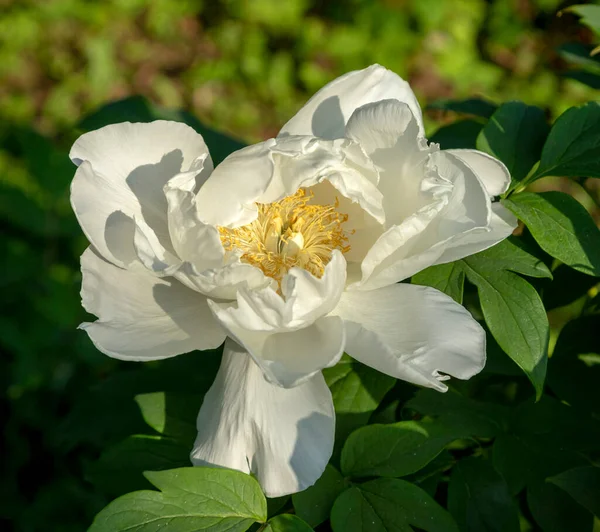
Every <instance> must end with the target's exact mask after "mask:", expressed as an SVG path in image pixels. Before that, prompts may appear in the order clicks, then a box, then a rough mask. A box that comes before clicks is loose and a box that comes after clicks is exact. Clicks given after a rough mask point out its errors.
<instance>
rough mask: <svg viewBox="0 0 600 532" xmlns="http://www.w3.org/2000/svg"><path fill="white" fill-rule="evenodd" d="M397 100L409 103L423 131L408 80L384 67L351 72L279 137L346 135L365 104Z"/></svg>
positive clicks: (327, 87)
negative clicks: (351, 118) (355, 115)
mask: <svg viewBox="0 0 600 532" xmlns="http://www.w3.org/2000/svg"><path fill="white" fill-rule="evenodd" d="M386 99H395V100H399V101H401V102H405V103H407V104H408V105H409V106H410V108H411V109H412V111H413V113H414V115H415V116H416V117H417V120H418V122H419V127H420V129H421V130H422V129H423V120H422V116H421V108H420V107H419V103H418V102H417V99H416V97H415V95H414V93H413V91H412V90H411V88H410V86H409V85H408V83H407V82H406V81H404V80H403V79H402V78H400V77H399V76H398V75H397V74H394V73H393V72H391V71H389V70H387V69H386V68H384V67H382V66H380V65H372V66H370V67H368V68H365V69H363V70H356V71H354V72H349V73H348V74H345V75H343V76H341V77H339V78H337V79H335V80H333V81H332V82H331V83H329V84H327V85H325V87H323V88H322V89H321V90H320V91H319V92H317V93H316V94H315V95H314V96H313V97H312V98H311V99H310V100H309V101H308V102H307V103H306V105H304V107H302V109H300V111H298V113H297V114H296V115H295V116H294V117H293V118H292V119H291V120H290V121H289V122H288V123H287V124H285V126H283V128H282V129H281V132H280V133H279V135H280V136H281V135H284V134H287V135H314V136H316V137H322V138H326V139H336V138H341V137H343V136H344V128H345V126H346V123H347V122H348V119H349V118H350V116H351V115H352V113H353V112H354V111H355V109H358V108H359V107H361V106H362V105H365V104H367V103H371V102H377V101H380V100H386Z"/></svg>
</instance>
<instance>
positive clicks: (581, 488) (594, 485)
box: [548, 466, 600, 517]
mask: <svg viewBox="0 0 600 532" xmlns="http://www.w3.org/2000/svg"><path fill="white" fill-rule="evenodd" d="M548 481H549V482H552V484H555V485H556V486H558V487H559V488H562V489H563V490H565V491H566V492H567V493H568V494H569V495H570V496H571V497H573V499H575V500H576V501H577V502H578V503H579V504H581V505H582V506H583V507H584V508H587V509H588V510H589V511H590V512H592V513H593V514H594V515H595V516H596V517H600V468H599V467H593V466H586V467H576V468H574V469H569V470H568V471H564V472H562V473H561V474H560V475H556V476H554V477H552V478H549V479H548Z"/></svg>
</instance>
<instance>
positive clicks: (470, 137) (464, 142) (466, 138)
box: [429, 120, 483, 150]
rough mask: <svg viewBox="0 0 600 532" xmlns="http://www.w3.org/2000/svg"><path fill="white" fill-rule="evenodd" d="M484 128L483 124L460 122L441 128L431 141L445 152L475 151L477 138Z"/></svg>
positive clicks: (473, 121) (467, 121) (472, 121)
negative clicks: (462, 149)
mask: <svg viewBox="0 0 600 532" xmlns="http://www.w3.org/2000/svg"><path fill="white" fill-rule="evenodd" d="M482 128H483V124H482V123H481V122H476V121H475V120H460V121H458V122H454V123H453V124H450V125H448V126H442V127H441V128H439V129H438V130H437V131H436V132H435V133H434V134H433V135H432V136H431V138H430V139H429V141H430V142H435V143H437V144H439V145H440V147H441V148H442V149H443V150H453V149H460V148H467V149H475V144H476V143H477V136H478V135H479V132H480V131H481V129H482Z"/></svg>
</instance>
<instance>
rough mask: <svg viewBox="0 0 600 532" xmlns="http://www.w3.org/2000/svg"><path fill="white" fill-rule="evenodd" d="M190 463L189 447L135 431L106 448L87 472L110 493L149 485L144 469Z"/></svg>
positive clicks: (168, 439) (113, 493) (168, 467)
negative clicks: (133, 433)
mask: <svg viewBox="0 0 600 532" xmlns="http://www.w3.org/2000/svg"><path fill="white" fill-rule="evenodd" d="M189 465H190V447H189V446H185V445H182V444H181V443H179V442H177V441H175V440H173V439H171V438H163V437H161V436H149V435H146V434H135V435H133V436H129V437H128V438H126V439H125V440H123V441H122V442H120V443H117V444H116V445H113V446H112V447H109V448H108V449H107V450H105V451H104V452H103V453H102V455H101V456H100V458H99V459H98V460H97V461H96V462H94V463H93V464H92V465H90V466H89V467H88V470H87V476H88V477H89V479H90V480H91V481H92V483H93V484H95V485H96V486H97V487H99V488H100V489H102V490H103V491H105V492H107V493H109V494H111V495H122V494H124V493H128V492H130V491H134V490H138V489H143V488H147V487H149V485H148V481H147V480H146V479H145V478H144V476H143V473H144V471H162V470H164V469H174V468H176V467H185V466H189Z"/></svg>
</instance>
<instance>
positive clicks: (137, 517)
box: [89, 467, 277, 532]
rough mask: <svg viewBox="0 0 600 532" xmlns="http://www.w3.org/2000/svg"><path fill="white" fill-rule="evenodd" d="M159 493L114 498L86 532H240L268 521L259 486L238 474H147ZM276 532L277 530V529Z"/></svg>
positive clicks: (196, 471) (196, 470)
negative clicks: (88, 531)
mask: <svg viewBox="0 0 600 532" xmlns="http://www.w3.org/2000/svg"><path fill="white" fill-rule="evenodd" d="M146 477H147V478H148V480H149V481H150V482H152V484H154V486H156V487H157V488H159V489H160V491H137V492H134V493H130V494H128V495H123V496H122V497H120V498H118V499H116V500H115V501H113V502H112V503H111V504H109V505H108V506H107V507H106V508H105V509H104V510H102V512H100V513H99V514H98V515H97V516H96V519H95V520H94V523H93V524H92V526H91V527H90V529H89V530H90V532H104V531H106V532H109V531H110V532H120V531H123V532H124V531H126V530H137V531H139V532H146V531H148V532H149V531H151V530H156V529H157V527H158V528H165V527H168V530H172V531H174V532H184V531H186V530H206V531H207V532H209V531H210V532H225V531H234V532H243V531H244V530H248V528H249V527H250V525H251V524H253V523H254V522H255V521H266V520H267V502H266V500H265V497H264V495H263V494H262V492H261V490H260V486H259V485H258V482H256V480H254V479H253V478H251V477H249V476H248V475H244V474H243V473H239V472H237V471H229V470H226V469H211V468H199V467H197V468H182V469H173V470H171V471H163V472H148V473H146ZM275 530H277V529H275Z"/></svg>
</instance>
